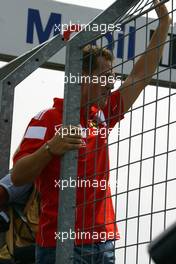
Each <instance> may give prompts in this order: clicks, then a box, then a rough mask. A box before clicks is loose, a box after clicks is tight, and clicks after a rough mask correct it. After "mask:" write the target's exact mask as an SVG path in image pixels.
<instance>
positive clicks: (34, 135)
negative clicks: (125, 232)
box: [13, 90, 124, 247]
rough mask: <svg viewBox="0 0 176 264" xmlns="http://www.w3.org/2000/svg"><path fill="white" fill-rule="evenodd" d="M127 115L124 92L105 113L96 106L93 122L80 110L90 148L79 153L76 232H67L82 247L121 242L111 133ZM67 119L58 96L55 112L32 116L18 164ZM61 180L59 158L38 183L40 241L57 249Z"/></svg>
mask: <svg viewBox="0 0 176 264" xmlns="http://www.w3.org/2000/svg"><path fill="white" fill-rule="evenodd" d="M123 112H124V110H123V100H122V97H121V96H120V92H119V91H118V90H117V91H115V92H112V93H111V95H110V97H109V99H108V103H107V105H106V107H105V108H104V110H103V111H102V110H100V109H98V107H97V106H96V105H94V106H92V107H91V109H90V112H89V114H88V121H87V122H86V119H85V113H84V110H83V109H81V111H80V124H81V126H82V131H83V135H84V138H83V140H84V141H85V144H86V147H85V148H81V149H80V150H79V152H78V173H77V182H76V194H77V207H76V216H75V217H76V224H75V231H74V233H73V231H72V230H70V234H67V235H68V236H69V237H68V238H70V239H75V244H76V245H81V244H91V243H98V242H101V241H105V240H112V239H119V233H118V227H117V225H116V224H115V222H116V220H115V215H114V210H113V204H112V199H111V190H110V186H109V155H108V148H107V135H108V133H109V130H110V129H112V128H113V127H114V125H115V124H116V123H117V122H118V121H120V120H121V119H122V118H123V117H124V116H123ZM62 115H63V99H59V98H55V99H54V105H53V108H51V109H49V110H45V111H42V112H40V113H39V114H38V115H36V116H35V117H34V118H32V120H31V121H30V123H29V125H28V127H27V129H26V132H25V135H24V138H23V140H22V142H21V145H20V147H19V150H18V152H17V153H16V154H15V156H14V160H13V161H14V163H15V162H16V161H17V160H19V159H20V158H22V157H24V156H26V155H28V154H31V153H33V152H35V151H36V150H37V149H38V148H40V147H41V146H42V145H43V144H44V143H45V142H46V141H48V140H49V139H51V138H52V137H53V136H54V135H55V133H56V131H57V128H58V126H60V125H61V124H62ZM68 166H69V164H68ZM59 178H60V158H59V157H55V158H53V159H52V160H51V161H50V162H49V164H48V165H47V166H46V167H45V169H44V170H43V171H42V173H41V174H40V175H38V177H37V178H36V181H35V184H36V187H37V190H38V191H39V192H40V195H41V211H40V219H39V230H38V233H37V236H36V243H37V244H38V245H40V246H42V247H55V246H56V239H57V238H58V236H57V234H56V232H57V215H58V212H57V211H58V195H59V187H60V188H61V183H60V185H59V184H58V182H59ZM71 180H72V179H70V183H69V184H70V185H68V186H69V187H70V188H71V187H74V188H75V182H74V183H73V181H71ZM67 184H68V183H67ZM64 186H65V185H64ZM62 187H63V186H62ZM61 236H62V234H59V237H61Z"/></svg>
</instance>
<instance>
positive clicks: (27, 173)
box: [12, 0, 170, 264]
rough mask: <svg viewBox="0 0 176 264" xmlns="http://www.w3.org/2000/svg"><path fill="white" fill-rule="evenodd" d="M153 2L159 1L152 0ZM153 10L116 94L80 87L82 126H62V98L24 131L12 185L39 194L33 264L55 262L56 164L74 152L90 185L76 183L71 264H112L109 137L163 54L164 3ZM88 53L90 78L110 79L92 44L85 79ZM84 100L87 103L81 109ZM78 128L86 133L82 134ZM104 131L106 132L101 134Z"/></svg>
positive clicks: (106, 60) (103, 56) (114, 231)
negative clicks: (151, 29)
mask: <svg viewBox="0 0 176 264" xmlns="http://www.w3.org/2000/svg"><path fill="white" fill-rule="evenodd" d="M154 3H155V4H158V3H159V1H158V0H154ZM156 12H157V14H158V17H159V18H160V23H159V26H158V28H157V29H156V31H155V33H154V34H153V37H152V39H151V41H150V44H149V47H148V48H147V51H146V53H145V54H144V55H142V56H141V57H140V58H139V60H138V61H137V62H136V64H135V65H134V68H133V70H132V72H131V74H130V75H129V77H128V78H127V79H126V81H125V82H124V84H123V85H122V86H121V87H120V89H119V90H117V91H115V92H111V89H112V88H113V85H112V83H110V82H109V81H107V82H106V85H102V84H101V83H100V82H99V83H92V84H91V85H89V84H87V83H86V82H83V83H82V87H81V111H80V125H81V126H75V127H72V128H70V127H66V128H63V127H62V114H63V112H62V111H63V99H59V98H55V99H54V105H53V108H51V109H49V110H46V111H42V112H41V113H39V114H38V115H36V116H35V117H34V118H33V119H32V120H31V122H30V123H29V125H28V127H27V129H26V132H25V135H24V138H23V140H22V143H21V145H20V147H19V150H18V152H17V153H16V155H15V156H14V168H13V174H12V181H13V182H14V184H15V185H23V184H26V183H29V182H34V181H35V184H36V187H37V190H38V191H39V192H40V195H41V215H40V222H39V231H38V234H37V237H36V244H37V250H36V252H37V254H36V263H42V264H53V263H55V246H56V240H55V238H56V237H55V235H56V230H57V208H58V191H59V188H58V184H57V183H58V182H59V175H60V160H61V156H62V155H63V154H64V153H65V152H66V151H70V150H74V149H77V150H79V154H78V174H77V180H78V181H77V183H79V182H80V181H81V179H82V180H83V179H86V180H87V181H88V182H87V184H88V186H84V185H81V186H80V185H79V184H78V185H77V208H76V224H75V230H76V239H75V256H74V257H75V258H74V264H77V263H80V262H81V261H82V263H95V264H98V263H104V264H110V263H114V261H115V258H114V253H113V244H112V242H111V241H112V240H114V239H118V238H119V233H118V227H117V226H116V225H115V224H114V222H115V220H116V219H115V216H114V210H113V205H112V200H111V198H110V196H111V191H110V187H109V158H108V150H107V135H108V133H109V130H110V129H112V128H113V127H114V125H115V124H116V123H117V122H118V121H120V120H121V119H122V118H123V114H124V113H125V112H127V111H128V109H129V108H130V107H131V105H132V104H133V103H134V101H135V100H136V98H137V97H138V96H139V94H140V93H141V91H142V90H143V89H144V87H145V86H146V85H147V84H148V83H149V82H150V80H151V76H152V74H153V73H154V72H155V70H156V67H157V65H158V63H159V61H160V58H161V56H162V52H163V45H162V43H163V42H164V41H165V40H166V37H167V33H168V29H169V25H170V17H169V15H168V11H167V9H166V7H165V5H162V6H160V9H159V8H156ZM158 34H159V38H158ZM157 47H159V48H157ZM90 53H92V59H91V69H92V75H93V76H99V75H101V73H102V72H104V75H106V77H107V76H108V75H110V74H111V72H110V68H111V62H112V59H113V58H112V54H111V53H110V52H109V51H108V50H107V49H103V50H102V51H101V50H100V48H98V47H90V46H87V47H86V48H85V49H84V50H83V54H84V60H83V75H84V76H88V74H89V64H90ZM88 55H89V56H88ZM99 77H100V76H99ZM106 80H107V79H106ZM108 80H109V79H108ZM88 102H91V104H89V107H85V105H88V104H87V103H88ZM75 125H76V124H75ZM80 127H82V128H83V131H84V132H85V133H84V135H83V133H82V134H81V133H80ZM73 130H74V133H72V132H73ZM97 131H98V133H96V132H97ZM102 131H104V132H105V131H106V135H105V136H104V134H103V135H102V133H101V132H102ZM68 166H69V165H68ZM84 177H85V178H84ZM95 180H96V186H95ZM102 182H103V183H106V188H102ZM81 232H85V234H84V236H80V234H81ZM102 234H103V238H102ZM82 244H83V245H84V246H83V248H82V247H81V245H82ZM81 250H83V252H81ZM81 253H87V255H83V256H82V255H81Z"/></svg>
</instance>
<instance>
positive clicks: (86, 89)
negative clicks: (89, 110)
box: [81, 57, 113, 109]
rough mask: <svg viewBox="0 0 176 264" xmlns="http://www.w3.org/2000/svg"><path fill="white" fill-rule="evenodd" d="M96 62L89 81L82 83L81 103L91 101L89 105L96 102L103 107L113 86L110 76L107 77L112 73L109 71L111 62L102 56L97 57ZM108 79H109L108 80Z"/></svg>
mask: <svg viewBox="0 0 176 264" xmlns="http://www.w3.org/2000/svg"><path fill="white" fill-rule="evenodd" d="M97 62H98V67H97V69H96V70H95V71H94V72H93V74H92V81H91V83H84V84H83V85H82V96H81V104H82V105H84V104H86V103H87V102H91V103H90V104H91V105H92V104H97V105H98V106H99V107H100V108H101V109H103V108H104V107H105V105H106V103H107V99H108V96H109V95H110V91H111V89H112V88H113V82H112V81H111V80H112V78H110V77H109V75H112V74H111V71H110V68H111V62H110V61H108V60H106V59H105V58H104V57H98V59H97ZM83 75H85V74H83ZM97 80H98V83H97ZM108 80H110V81H109V82H108Z"/></svg>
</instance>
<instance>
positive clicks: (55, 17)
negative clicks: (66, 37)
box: [26, 8, 61, 44]
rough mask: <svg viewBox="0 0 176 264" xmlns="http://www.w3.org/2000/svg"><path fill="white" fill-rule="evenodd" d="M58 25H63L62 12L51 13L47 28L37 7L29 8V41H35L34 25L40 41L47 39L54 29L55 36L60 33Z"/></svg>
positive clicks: (27, 39) (27, 40)
mask: <svg viewBox="0 0 176 264" xmlns="http://www.w3.org/2000/svg"><path fill="white" fill-rule="evenodd" d="M55 25H57V30H56V31H55V30H54V28H55ZM58 25H61V14H58V13H51V14H50V17H49V19H48V22H47V25H46V27H45V29H44V28H43V25H42V21H41V17H40V12H39V10H37V9H31V8H29V9H28V20H27V38H26V42H27V43H33V42H34V27H35V28H36V32H37V35H38V39H39V43H40V44H41V43H43V42H45V41H47V40H48V39H49V37H50V35H51V33H52V31H53V36H55V35H57V34H60V30H59V29H58Z"/></svg>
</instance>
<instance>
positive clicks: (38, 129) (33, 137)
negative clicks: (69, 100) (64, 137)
mask: <svg viewBox="0 0 176 264" xmlns="http://www.w3.org/2000/svg"><path fill="white" fill-rule="evenodd" d="M50 138H51V126H50V124H49V117H48V114H47V113H45V114H44V115H43V116H42V117H40V116H38V115H37V116H36V117H34V118H32V119H31V121H30V123H29V124H28V126H27V129H26V131H25V134H24V136H23V139H22V141H21V144H20V146H19V147H18V149H17V151H16V152H15V154H14V156H13V163H14V164H15V163H16V162H17V160H19V159H21V158H22V157H24V156H27V155H29V154H32V153H33V152H35V151H36V150H37V149H39V148H40V147H41V146H42V145H43V144H44V143H45V142H46V141H47V140H49V139H50Z"/></svg>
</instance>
